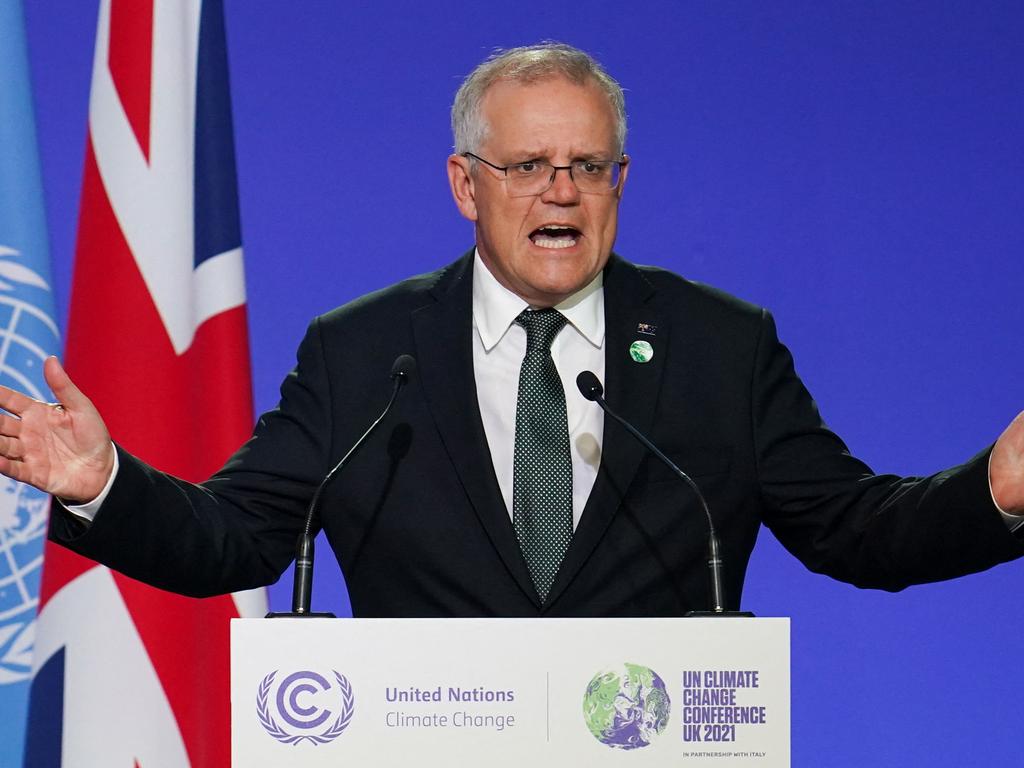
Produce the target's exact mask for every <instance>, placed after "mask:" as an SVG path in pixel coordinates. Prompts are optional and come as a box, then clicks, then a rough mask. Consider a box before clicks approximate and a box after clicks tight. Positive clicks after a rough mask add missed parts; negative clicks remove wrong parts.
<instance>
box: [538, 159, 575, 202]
mask: <svg viewBox="0 0 1024 768" xmlns="http://www.w3.org/2000/svg"><path fill="white" fill-rule="evenodd" d="M552 173H553V174H554V177H553V178H552V179H551V186H550V187H548V188H547V190H545V191H544V194H542V195H541V200H543V201H544V202H546V203H548V202H550V203H555V204H557V205H572V204H573V203H575V202H576V201H577V200H578V199H579V196H580V190H579V187H577V186H576V182H575V181H573V178H572V168H571V167H569V168H555V169H554V170H553V171H552Z"/></svg>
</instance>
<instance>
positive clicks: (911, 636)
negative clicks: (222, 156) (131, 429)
mask: <svg viewBox="0 0 1024 768" xmlns="http://www.w3.org/2000/svg"><path fill="white" fill-rule="evenodd" d="M226 13H227V32H228V42H229V46H230V51H229V53H230V64H231V74H232V81H233V82H232V87H233V101H234V108H235V127H236V132H237V152H238V171H239V191H240V196H241V208H242V226H243V242H244V247H245V253H246V259H247V279H248V286H249V296H250V299H249V310H250V324H251V332H252V345H253V362H254V388H255V396H256V403H257V406H258V408H259V409H261V410H262V409H266V408H269V407H272V406H273V405H274V403H275V402H276V396H277V385H278V383H279V382H280V380H281V378H282V377H283V376H284V374H285V373H286V372H287V371H288V370H289V368H290V367H291V366H292V364H293V362H294V349H295V347H296V345H297V343H298V340H299V339H300V338H301V336H302V333H303V331H304V329H305V325H306V323H307V322H308V320H309V319H310V317H312V316H313V315H314V314H316V313H319V312H322V311H325V310H327V309H329V308H331V307H333V306H336V305H337V304H340V303H342V302H344V301H346V300H348V299H351V298H353V297H355V296H358V295H360V294H362V293H365V292H366V291H368V290H371V289H374V288H378V287H381V286H383V285H386V284H388V283H391V282H393V281H395V280H397V279H399V278H401V277H404V276H406V275H408V274H410V273H414V272H421V271H426V270H429V269H432V268H434V267H436V266H439V265H441V264H443V263H446V262H448V261H449V260H451V259H452V258H454V257H455V256H456V255H458V254H459V253H461V252H462V250H463V249H465V248H466V247H467V246H468V245H469V244H470V243H471V238H472V231H471V228H470V226H469V224H468V223H467V222H465V221H463V220H462V219H461V218H460V217H459V216H458V214H457V212H456V210H455V207H454V205H453V204H452V202H451V199H450V196H449V193H448V190H447V183H446V179H445V173H444V160H445V157H446V155H447V153H448V152H449V150H450V146H451V138H450V135H449V131H448V107H449V105H450V103H451V99H452V95H453V93H454V91H455V88H456V87H457V85H458V82H459V80H460V78H461V77H462V76H463V75H464V74H465V73H466V72H467V71H468V70H469V69H470V68H471V67H472V66H473V65H474V64H475V63H476V62H478V61H479V60H480V59H481V58H483V57H484V56H485V55H486V54H487V53H488V52H489V51H490V50H491V49H492V48H493V47H494V46H510V45H518V44H523V43H528V42H535V41H537V40H539V39H542V38H555V39H562V40H566V41H568V42H572V43H574V44H576V45H579V46H581V47H583V48H585V49H587V50H589V51H591V52H592V53H594V54H596V55H597V56H598V57H599V58H600V59H601V60H602V61H603V62H604V63H605V64H606V66H607V67H608V69H609V70H610V71H611V72H612V73H613V74H614V75H615V76H616V77H618V78H619V79H620V81H621V82H622V84H623V85H624V86H625V87H626V89H627V99H628V102H627V107H628V111H629V117H630V135H629V138H628V141H627V148H628V151H629V153H630V155H631V156H632V158H633V164H632V166H631V172H630V176H629V184H628V186H627V189H626V195H625V199H624V201H623V205H622V208H623V210H622V215H621V231H620V237H619V241H618V245H617V250H619V251H620V252H621V253H623V254H624V255H626V256H627V257H629V258H631V259H633V260H635V261H640V262H644V263H653V264H659V265H662V266H665V267H669V268H671V269H674V270H676V271H678V272H681V273H683V274H684V275H687V276H688V277H691V278H695V279H699V280H703V281H706V282H710V283H713V284H716V285H718V286H720V287H722V288H724V289H726V290H728V291H730V292H732V293H735V294H737V295H739V296H741V297H743V298H746V299H748V300H751V301H754V302H757V303H760V304H763V305H766V306H768V307H769V308H771V309H772V310H773V312H774V313H775V315H776V318H777V320H778V324H779V329H780V334H781V336H782V338H783V340H784V341H786V342H787V343H788V344H789V346H790V347H791V348H792V350H793V352H794V354H795V356H796V360H797V367H798V370H799V372H800V373H801V374H802V376H803V378H804V380H805V381H806V383H807V384H808V386H809V387H810V389H811V391H812V392H813V393H814V395H815V397H816V399H817V401H818V403H819V405H820V407H821V410H822V412H823V414H824V416H825V418H826V419H827V421H828V422H829V423H830V425H831V426H832V427H833V428H834V429H836V431H838V432H839V433H840V434H841V435H842V436H843V437H844V438H845V439H846V441H847V442H848V443H849V445H850V446H851V448H852V449H853V450H854V452H855V453H857V454H858V455H859V456H861V457H862V458H863V459H865V460H866V461H867V462H868V463H870V464H871V465H872V466H874V467H875V468H876V469H878V470H880V471H881V470H884V471H890V472H898V473H904V474H916V473H931V472H933V471H937V470H939V469H941V468H944V467H946V466H949V465H952V464H955V463H958V462H960V461H962V460H964V459H966V458H968V457H969V456H971V455H973V454H974V453H975V452H977V451H978V450H980V449H982V448H983V447H985V446H986V445H987V444H989V443H990V442H992V441H993V440H994V439H995V438H996V437H997V436H998V434H999V433H1000V431H1001V430H1002V429H1003V428H1004V427H1005V425H1006V424H1007V423H1008V422H1009V421H1010V419H1011V418H1012V417H1013V416H1014V415H1015V414H1016V413H1017V412H1018V411H1019V410H1020V409H1021V408H1024V386H1022V382H1024V354H1022V344H1021V329H1022V328H1024V301H1022V297H1024V266H1022V257H1024V190H1022V183H1021V181H1022V178H1024V145H1022V142H1021V126H1022V125H1024V85H1022V83H1024V80H1022V77H1021V73H1022V72H1024V6H1022V5H1021V4H1020V3H1019V2H1016V0H1011V1H1009V2H998V1H997V0H976V1H975V2H972V3H952V2H914V1H913V0H906V1H904V2H899V3H891V2H882V1H879V2H867V1H866V2H783V3H773V4H767V3H761V2H648V3H642V4H636V5H632V6H626V5H625V4H623V3H619V2H616V3H611V2H590V3H587V4H581V3H579V2H572V3H567V2H558V1H557V0H547V1H546V2H535V0H520V1H519V2H517V3H514V4H511V3H510V4H497V3H470V2H448V3H442V2H438V3H433V4H427V3H421V2H398V1H396V0H378V2H375V3H372V4H356V3H340V2H339V3H334V2H312V1H310V2H291V3H283V2H271V1H270V0H266V1H259V0H244V1H243V0H228V2H227V3H226ZM26 17H27V24H28V33H29V46H30V51H31V56H32V74H33V78H34V88H35V98H36V110H37V121H38V125H39V133H40V149H41V155H42V164H43V171H44V181H45V189H46V201H47V213H48V216H49V224H50V240H51V247H52V252H53V268H54V272H55V274H54V281H55V283H56V288H57V296H58V301H59V306H60V308H61V313H62V317H66V309H67V294H68V288H69V283H70V276H71V271H70V264H71V258H72V254H73V246H74V234H75V227H76V217H77V204H78V196H79V187H80V184H81V173H82V160H83V156H84V154H83V153H84V140H85V129H86V112H87V105H88V87H89V73H90V67H91V59H92V49H93V38H94V34H95V24H96V8H95V3H94V2H82V1H81V0H27V1H26ZM322 551H323V552H326V548H323V549H322ZM326 561H327V558H321V562H320V568H321V570H320V572H319V573H318V576H317V578H318V591H317V599H316V603H317V604H318V607H320V608H324V609H332V610H334V611H336V612H339V613H341V612H343V611H345V610H346V605H347V602H346V598H345V595H344V591H343V589H342V588H341V586H340V578H339V576H338V575H337V569H336V566H333V564H330V563H327V562H326ZM1022 576H1024V563H1014V564H1009V565H1006V566H1002V567H1000V568H997V569H995V570H993V571H990V572H988V573H984V574H981V575H977V576H974V577H971V578H968V579H963V580H960V581H958V582H953V583H947V584H940V585H930V586H924V587H917V588H913V589H910V590H907V591H906V592H904V593H901V594H898V595H888V594H879V593H871V592H863V591H859V590H857V589H855V588H853V587H849V586H846V585H842V584H838V583H835V582H832V581H830V580H828V579H826V578H823V577H820V576H815V575H813V574H810V573H808V572H807V571H806V570H805V569H804V568H803V567H802V566H801V565H800V564H799V563H798V562H796V561H795V560H793V559H792V558H791V557H789V556H788V555H787V554H786V553H785V552H784V551H783V550H782V549H781V548H780V547H779V545H778V544H777V543H776V542H775V541H774V540H773V539H772V537H771V536H770V535H769V534H765V535H764V536H762V537H761V539H760V541H759V543H758V547H757V550H756V552H755V557H754V560H753V563H752V566H751V569H750V574H749V576H748V579H747V588H746V592H745V596H744V603H745V607H747V608H749V609H751V610H754V611H756V612H757V613H759V614H761V615H788V616H791V617H792V618H793V755H794V764H795V765H815V766H817V765H830V766H863V765H931V766H960V765H966V764H987V765H1014V764H1019V762H1020V757H1019V738H1018V733H1019V725H1018V724H1017V720H1018V719H1019V718H1018V716H1017V715H1018V713H1019V704H1018V701H1019V692H1020V690H1021V689H1022V683H1024V673H1022V671H1021V665H1020V663H1019V656H1020V653H1019V652H1018V651H1017V649H1016V648H1015V645H1016V643H1017V642H1020V638H1022V637H1024V617H1022V609H1021V608H1020V605H1021V601H1020V599H1019V598H1020V595H1021V591H1022V578H1021V577H1022ZM284 581H285V580H282V583H281V584H279V585H278V586H277V587H275V588H274V589H273V590H272V592H271V597H272V602H273V603H274V606H275V607H277V608H282V607H283V606H285V605H286V604H287V603H288V590H289V589H290V586H288V585H285V584H284Z"/></svg>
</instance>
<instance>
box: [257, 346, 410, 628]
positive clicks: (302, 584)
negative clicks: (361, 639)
mask: <svg viewBox="0 0 1024 768" xmlns="http://www.w3.org/2000/svg"><path fill="white" fill-rule="evenodd" d="M414 373H416V358H414V357H413V356H412V355H399V356H398V357H397V358H395V362H394V363H392V365H391V381H392V382H394V384H393V385H392V388H391V397H390V399H389V400H388V404H387V405H385V406H384V410H383V411H381V413H380V416H378V417H377V418H376V420H375V421H374V422H373V423H372V424H371V425H370V426H369V428H368V429H367V430H366V431H365V432H363V435H362V437H360V438H359V439H358V440H356V442H355V444H354V445H353V446H352V447H351V448H349V450H348V453H346V454H345V455H344V456H342V457H341V461H339V462H338V463H337V464H335V465H334V467H333V468H332V469H331V471H330V472H328V473H327V475H326V476H325V477H324V479H323V480H321V481H320V485H318V486H317V487H316V491H315V492H314V493H313V499H312V501H310V502H309V509H308V510H307V511H306V521H305V524H304V525H303V527H302V533H300V534H299V540H298V542H297V543H296V545H295V581H294V584H293V586H292V609H291V611H290V612H288V613H268V614H267V618H268V619H276V618H328V619H333V618H335V616H334V614H333V613H312V612H310V602H311V601H312V597H313V540H314V538H315V536H316V534H315V533H314V531H313V520H314V519H315V518H316V515H317V513H318V512H319V511H320V510H319V506H320V497H321V496H322V495H323V491H324V488H326V487H327V484H328V483H330V482H331V480H333V479H334V478H335V477H336V476H337V474H338V473H339V472H340V471H341V469H342V467H344V466H345V465H346V464H347V463H348V460H349V459H351V458H352V456H354V455H355V452H356V451H358V450H359V448H360V447H361V446H362V444H363V443H364V442H366V438H368V437H369V436H370V434H371V433H372V432H373V431H374V430H375V429H376V428H377V425H378V424H380V423H381V422H382V421H383V420H384V417H385V416H387V415H388V411H390V410H391V406H392V405H393V404H394V402H395V400H396V399H397V398H398V391H399V390H400V389H401V388H402V385H403V384H405V383H407V382H408V381H409V379H410V378H411V377H412V375H413V374H414Z"/></svg>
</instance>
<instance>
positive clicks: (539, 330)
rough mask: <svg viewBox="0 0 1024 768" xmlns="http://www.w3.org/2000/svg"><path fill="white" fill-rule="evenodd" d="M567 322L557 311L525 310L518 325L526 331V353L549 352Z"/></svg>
mask: <svg viewBox="0 0 1024 768" xmlns="http://www.w3.org/2000/svg"><path fill="white" fill-rule="evenodd" d="M566 322H567V320H566V319H565V315H563V314H562V313H561V312H559V311H558V310H557V309H551V308H550V307H549V308H547V309H532V310H531V309H524V310H523V311H522V312H520V313H519V316H518V317H517V318H516V323H518V324H519V325H521V326H523V328H525V329H526V351H527V352H536V351H544V352H546V351H548V350H549V349H551V342H552V341H554V340H555V336H557V335H558V332H559V331H560V330H562V327H563V326H564V325H565V324H566Z"/></svg>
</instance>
